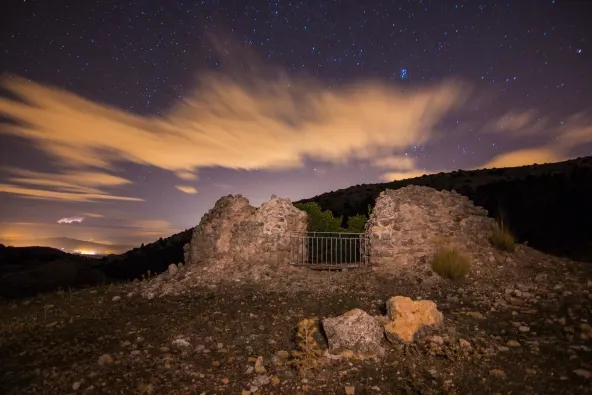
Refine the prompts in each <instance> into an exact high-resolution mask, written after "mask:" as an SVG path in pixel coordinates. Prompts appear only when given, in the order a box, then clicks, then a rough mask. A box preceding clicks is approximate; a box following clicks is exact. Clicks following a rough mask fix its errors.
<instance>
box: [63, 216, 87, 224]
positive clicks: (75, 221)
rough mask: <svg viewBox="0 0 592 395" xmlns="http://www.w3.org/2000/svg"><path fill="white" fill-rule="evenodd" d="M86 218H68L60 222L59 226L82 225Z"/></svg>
mask: <svg viewBox="0 0 592 395" xmlns="http://www.w3.org/2000/svg"><path fill="white" fill-rule="evenodd" d="M82 221H84V217H66V218H61V219H59V220H58V224H72V223H82Z"/></svg>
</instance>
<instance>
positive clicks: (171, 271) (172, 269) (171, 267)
mask: <svg viewBox="0 0 592 395" xmlns="http://www.w3.org/2000/svg"><path fill="white" fill-rule="evenodd" d="M178 271H179V269H178V268H177V265H175V264H174V263H171V264H170V265H169V276H171V277H172V276H174V275H175V274H177V272H178Z"/></svg>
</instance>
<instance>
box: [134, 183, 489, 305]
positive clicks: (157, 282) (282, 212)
mask: <svg viewBox="0 0 592 395" xmlns="http://www.w3.org/2000/svg"><path fill="white" fill-rule="evenodd" d="M493 224H494V220H493V219H491V218H488V217H487V211H486V210H484V209H482V208H480V207H475V206H474V205H473V204H472V203H471V201H469V199H468V198H466V197H465V196H462V195H460V194H458V193H456V192H448V191H437V190H436V189H433V188H429V187H423V186H414V185H411V186H407V187H404V188H400V189H397V190H388V189H387V190H386V191H384V192H382V193H381V194H380V196H379V197H378V198H377V199H376V204H375V207H374V209H373V211H372V214H371V216H370V218H369V219H368V222H367V223H366V226H365V233H366V237H367V239H368V242H367V243H368V244H367V247H368V251H369V260H370V264H371V265H372V267H373V269H376V270H386V271H387V272H388V271H393V272H394V273H395V274H396V275H397V276H404V275H407V274H409V275H411V277H415V278H416V279H419V278H420V279H421V280H422V281H423V280H425V279H428V278H431V279H435V278H437V276H433V274H434V273H433V271H432V269H431V267H430V262H429V260H430V258H431V256H432V255H433V254H434V253H435V252H436V251H437V250H438V249H439V248H440V247H441V246H443V245H452V246H455V247H457V248H458V249H460V250H461V251H462V252H464V253H465V254H466V255H468V256H469V257H470V258H471V259H474V261H475V263H476V264H477V265H478V266H479V267H480V269H479V270H483V269H487V268H490V267H491V266H492V265H484V264H483V263H484V262H483V258H484V257H485V259H487V258H489V261H490V262H492V258H493V256H492V247H491V246H490V244H489V241H488V240H487V238H488V236H489V231H490V229H491V227H492V226H493ZM307 225H308V218H307V214H306V213H305V212H304V211H301V210H299V209H297V208H296V207H295V206H294V205H293V204H292V202H291V201H290V200H289V199H282V198H279V197H277V196H275V195H274V196H272V197H271V199H270V200H269V201H268V202H266V203H263V204H262V205H261V206H260V207H258V208H255V207H253V206H251V205H250V204H249V201H248V200H247V199H246V198H245V197H243V196H241V195H229V196H224V197H222V198H220V199H219V200H218V201H217V202H216V204H215V205H214V207H213V208H212V209H211V210H210V211H209V212H208V213H206V214H205V215H204V216H203V217H202V219H201V221H200V223H199V225H197V226H196V227H195V228H194V230H193V235H192V238H191V242H190V243H188V244H186V245H185V246H184V259H185V265H184V266H183V269H182V270H179V269H181V265H179V267H177V266H176V265H174V264H172V265H171V267H169V270H168V272H167V273H163V275H162V276H158V278H156V279H154V281H151V284H149V285H147V286H146V289H144V291H142V295H144V296H145V297H147V298H152V297H154V296H155V295H161V296H163V295H167V294H177V293H179V292H183V289H185V288H186V287H187V286H195V285H196V284H197V283H215V282H219V281H226V280H238V281H242V280H248V279H250V280H260V279H263V278H268V279H269V278H271V277H273V275H276V278H277V275H282V276H284V275H286V274H288V271H289V270H292V268H293V266H292V265H290V258H291V250H292V247H293V246H292V243H295V244H298V247H299V248H302V245H301V242H299V241H298V239H296V238H291V237H289V235H290V234H292V233H300V234H301V233H304V232H306V231H307ZM178 271H179V272H180V273H177V272H178ZM168 278H171V279H172V278H174V280H173V281H168V280H167V279H168Z"/></svg>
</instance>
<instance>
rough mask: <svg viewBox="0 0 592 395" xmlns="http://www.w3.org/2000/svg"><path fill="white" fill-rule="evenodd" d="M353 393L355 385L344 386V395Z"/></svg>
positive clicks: (352, 394)
mask: <svg viewBox="0 0 592 395" xmlns="http://www.w3.org/2000/svg"><path fill="white" fill-rule="evenodd" d="M355 393H356V387H354V386H353V385H351V386H346V387H345V395H355Z"/></svg>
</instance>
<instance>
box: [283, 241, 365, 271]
mask: <svg viewBox="0 0 592 395" xmlns="http://www.w3.org/2000/svg"><path fill="white" fill-rule="evenodd" d="M290 239H291V240H290V241H291V242H290V263H291V264H293V265H295V266H307V267H310V268H313V269H346V268H366V267H369V266H370V259H369V251H368V238H367V237H366V235H365V234H364V233H338V232H335V233H333V232H306V233H296V234H291V235H290Z"/></svg>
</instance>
